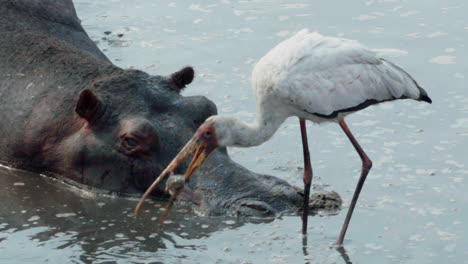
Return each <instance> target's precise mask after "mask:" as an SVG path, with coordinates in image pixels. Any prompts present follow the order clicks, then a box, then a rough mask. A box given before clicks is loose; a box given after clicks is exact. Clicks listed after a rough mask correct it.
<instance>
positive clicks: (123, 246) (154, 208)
mask: <svg viewBox="0 0 468 264" xmlns="http://www.w3.org/2000/svg"><path fill="white" fill-rule="evenodd" d="M0 201H6V203H3V204H2V207H1V210H0V221H1V222H0V232H1V233H0V243H7V244H10V245H12V246H13V244H14V243H15V241H17V240H18V239H21V240H23V239H26V240H30V241H31V242H32V243H34V244H36V245H37V246H38V247H43V248H49V249H62V250H64V251H67V252H68V253H69V254H70V257H74V258H78V259H79V260H81V261H89V260H93V259H103V258H104V259H105V258H106V257H103V255H104V256H108V257H109V258H110V259H113V258H114V257H117V258H119V256H121V257H123V258H128V256H129V255H130V256H132V257H134V258H138V259H145V258H147V257H151V258H153V257H155V256H158V252H164V251H165V250H167V249H170V248H179V249H191V250H198V248H199V247H200V246H198V245H190V244H187V242H189V241H180V239H178V237H187V238H190V239H202V238H203V237H208V236H210V235H211V234H212V233H213V232H217V231H220V230H223V229H226V228H229V229H236V228H239V227H241V226H242V225H243V224H244V223H243V222H242V221H239V219H231V220H230V222H227V223H226V221H227V220H229V219H230V218H223V221H220V218H209V217H197V216H196V215H195V214H194V213H193V212H192V211H191V208H190V207H189V206H184V205H183V204H182V205H179V206H175V207H176V208H175V209H176V210H175V211H174V212H173V213H172V214H171V218H170V220H165V221H164V222H163V223H162V224H163V225H164V228H162V229H161V231H160V232H158V230H157V228H158V224H157V223H158V220H159V219H160V218H161V217H162V216H163V215H164V214H165V213H164V212H166V211H167V210H164V208H165V207H166V202H155V201H148V202H147V205H146V206H145V211H143V212H141V213H140V215H139V216H138V217H135V216H134V215H133V208H134V206H135V204H136V201H137V200H136V199H135V198H122V197H113V196H105V195H96V194H95V193H94V192H88V191H84V190H80V189H77V188H75V187H71V186H69V185H67V184H65V183H63V182H60V181H57V180H54V179H52V178H48V177H41V176H39V175H37V174H33V173H29V172H24V171H19V170H13V169H10V168H6V167H0ZM255 221H256V222H257V223H268V222H271V221H272V219H255ZM22 243H30V242H26V241H24V240H23V242H22ZM1 247H2V244H0V248H1ZM201 248H203V246H201ZM7 249H8V247H7ZM7 255H8V254H7Z"/></svg>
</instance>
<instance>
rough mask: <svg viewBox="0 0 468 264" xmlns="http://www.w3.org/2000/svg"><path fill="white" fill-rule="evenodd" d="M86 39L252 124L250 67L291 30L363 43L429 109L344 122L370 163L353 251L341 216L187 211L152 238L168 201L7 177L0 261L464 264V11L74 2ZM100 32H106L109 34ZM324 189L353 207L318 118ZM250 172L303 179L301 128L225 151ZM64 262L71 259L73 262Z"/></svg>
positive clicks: (386, 5)
mask: <svg viewBox="0 0 468 264" xmlns="http://www.w3.org/2000/svg"><path fill="white" fill-rule="evenodd" d="M75 5H76V8H77V12H78V14H79V16H80V18H81V19H82V23H83V25H84V27H85V29H86V30H87V31H88V33H89V35H90V37H91V38H92V39H94V40H96V41H97V42H98V45H99V47H100V48H101V49H103V50H104V51H105V53H106V55H107V56H109V58H110V59H111V60H112V61H113V62H115V63H116V64H117V65H120V66H122V67H127V68H128V67H134V68H138V69H143V70H145V71H148V72H150V73H155V74H156V73H158V74H168V73H171V72H174V71H175V70H177V69H179V68H180V67H182V66H185V65H193V66H194V67H195V69H196V71H197V77H196V80H195V82H194V83H193V84H192V85H190V87H189V88H188V89H187V90H186V91H185V92H184V93H185V94H186V95H194V94H202V95H206V96H207V97H208V98H210V99H211V100H213V101H214V102H215V103H216V104H217V105H218V108H219V112H220V113H222V114H236V115H239V116H240V117H242V118H244V119H245V120H253V119H254V116H253V113H254V112H255V103H254V98H253V96H252V91H251V87H250V73H251V70H252V67H253V65H254V63H255V61H256V60H257V59H258V58H259V57H260V56H262V55H263V54H265V53H266V52H267V51H268V50H269V49H270V48H271V47H272V46H273V45H275V44H276V43H278V42H279V41H281V40H283V39H284V38H286V37H288V36H290V35H291V34H292V33H294V32H295V31H297V30H299V29H301V28H303V27H309V28H310V29H312V30H317V31H319V32H321V33H323V34H328V35H334V36H344V37H348V38H353V39H358V40H360V41H361V42H363V43H365V44H366V45H367V46H369V47H371V48H375V49H378V52H379V53H381V56H382V57H384V58H387V59H390V60H392V61H393V62H395V63H396V64H398V65H400V66H402V67H403V68H405V69H406V70H407V71H408V72H410V73H411V74H412V75H413V77H414V78H415V79H416V80H418V81H419V83H420V84H421V85H422V86H423V87H425V88H426V90H427V91H428V93H429V94H430V96H431V97H432V99H433V101H434V103H433V104H432V105H427V104H423V103H417V102H413V101H401V102H394V103H387V104H382V105H379V106H374V107H371V108H368V109H366V110H364V111H361V112H360V113H357V114H355V115H353V116H350V117H349V118H348V124H349V126H350V128H351V129H352V131H353V132H354V133H355V135H356V137H357V139H358V140H359V141H360V143H361V144H362V145H363V147H364V149H365V150H366V151H367V152H368V154H369V156H370V157H371V158H372V159H373V161H374V167H373V168H372V171H371V173H370V175H369V178H368V180H367V182H366V185H365V186H364V190H363V193H362V196H361V199H360V202H359V204H358V207H357V209H356V211H355V215H354V217H353V219H352V221H351V225H350V229H349V231H348V235H347V239H346V240H345V243H344V245H345V249H346V253H347V255H346V256H344V255H342V254H340V253H339V252H338V251H336V250H335V249H334V248H332V247H331V245H332V244H333V242H334V241H335V239H336V237H337V235H338V232H339V228H340V226H341V223H342V221H343V219H344V214H345V211H343V212H342V213H341V214H340V215H338V216H330V217H314V218H311V219H310V227H309V241H308V242H309V243H308V246H307V247H306V248H302V242H301V239H300V231H299V229H300V219H299V218H298V217H296V216H284V217H281V218H279V219H264V220H262V221H260V222H259V220H252V219H251V220H249V221H241V220H238V219H231V218H217V217H210V218H209V217H199V216H196V215H195V214H194V213H193V211H192V209H191V208H190V207H188V206H184V205H180V206H178V207H177V208H176V210H175V211H174V212H173V213H172V214H171V218H170V221H169V222H166V223H165V224H164V229H163V231H162V233H157V230H156V228H157V225H156V223H157V217H158V215H159V214H160V213H161V209H160V208H161V207H163V206H164V204H163V203H158V202H154V203H153V204H151V205H149V206H147V207H146V209H147V210H148V209H151V210H150V211H146V212H144V213H143V214H142V216H141V217H140V218H139V219H135V218H134V217H133V216H132V215H131V211H132V208H133V207H134V205H135V203H136V201H135V200H134V199H130V198H117V197H112V196H106V195H102V194H96V193H94V192H89V191H86V190H78V189H75V188H72V187H69V186H66V185H65V184H63V183H60V182H57V181H54V180H51V179H48V178H45V177H40V176H38V175H34V174H30V173H25V172H18V171H12V170H9V169H6V168H0V201H1V208H0V251H1V254H0V262H1V263H31V262H34V263H38V262H46V261H48V262H49V263H64V260H71V262H74V263H88V262H94V263H113V262H117V263H128V262H132V263H302V262H309V263H441V262H443V263H468V260H467V259H468V250H467V249H468V240H467V235H468V232H467V227H466V226H467V221H468V220H467V219H468V210H467V207H468V196H467V195H466V190H467V187H468V186H467V177H468V85H467V84H468V83H467V79H468V51H467V50H468V49H467V47H466V43H467V41H468V20H467V19H466V13H468V6H467V5H466V3H465V2H464V1H461V0H450V1H422V0H415V1H398V0H395V1H380V0H376V1H374V0H368V1H348V2H346V3H344V1H342V3H340V4H338V3H333V4H332V3H330V1H312V2H311V1H275V0H269V1H261V0H260V1H229V0H224V1H203V2H192V3H189V2H186V1H178V2H161V1H149V0H141V1H130V0H127V1H118V0H117V1H116V0H112V1H107V0H106V1H99V2H98V3H97V1H85V0H79V1H75ZM104 32H107V34H106V33H104ZM309 137H310V141H311V142H310V144H311V151H312V154H311V155H312V162H313V167H314V172H315V178H314V182H315V183H316V186H315V189H316V190H319V189H327V190H336V191H337V192H339V193H340V194H341V195H342V197H343V198H344V200H345V203H346V204H347V203H348V202H349V200H350V197H351V195H352V192H353V189H354V186H355V184H356V181H357V177H358V174H359V169H360V160H359V157H358V156H357V155H356V153H355V152H354V150H353V148H352V146H351V144H349V142H348V141H347V139H346V137H345V136H344V135H343V133H342V132H341V131H340V129H339V127H338V126H336V125H334V124H327V125H321V126H317V125H312V124H310V125H309ZM229 152H230V154H231V156H232V157H233V158H234V159H235V160H236V161H237V162H239V163H241V164H243V165H245V166H246V167H247V168H249V169H251V170H254V171H257V172H262V173H269V174H272V175H276V176H278V177H281V178H283V179H285V180H287V181H289V182H290V183H292V184H295V185H298V186H300V185H301V170H302V157H301V145H300V139H299V126H298V122H297V120H296V119H290V120H288V121H287V122H286V123H285V124H284V125H283V126H282V127H281V129H280V130H279V131H278V133H277V134H276V135H275V136H274V137H273V138H272V139H271V140H270V141H269V142H267V143H265V144H264V145H262V146H259V147H256V148H250V149H235V148H234V149H229ZM67 262H68V261H67Z"/></svg>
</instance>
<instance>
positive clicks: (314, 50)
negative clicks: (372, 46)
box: [252, 29, 424, 122]
mask: <svg viewBox="0 0 468 264" xmlns="http://www.w3.org/2000/svg"><path fill="white" fill-rule="evenodd" d="M252 83H253V87H254V89H255V94H256V97H257V104H258V105H262V106H263V107H268V106H266V105H268V104H272V103H273V104H281V105H284V106H286V107H283V108H284V110H286V111H285V114H287V115H289V116H299V117H302V118H305V119H309V120H312V121H314V122H323V121H337V120H340V119H342V118H343V117H344V116H345V115H347V114H349V113H351V112H353V111H346V110H347V109H348V110H349V109H351V110H359V109H362V108H364V107H365V106H367V105H370V104H373V103H377V102H382V101H387V100H392V99H397V98H412V99H416V100H419V99H420V98H421V88H419V87H418V85H417V84H416V82H415V81H414V80H413V79H412V78H411V76H409V75H408V74H407V73H406V72H404V71H403V70H401V69H400V68H398V67H396V66H395V65H393V64H392V63H390V62H388V61H385V60H383V59H380V58H379V57H377V55H376V54H375V53H374V52H373V51H371V50H369V49H368V48H366V47H365V46H363V45H361V44H360V43H359V42H357V41H355V40H349V39H344V38H335V37H326V36H323V35H321V34H319V33H316V32H312V33H309V31H308V30H307V29H303V30H301V31H299V32H298V33H296V34H295V35H294V36H292V37H291V38H289V39H287V40H285V41H283V42H281V43H279V44H278V45H277V46H276V47H274V48H273V49H272V50H270V51H269V52H268V53H267V54H266V55H265V56H264V57H263V58H261V59H260V60H259V62H258V63H257V64H256V66H255V68H254V70H253V73H252ZM422 93H424V92H422ZM353 108H355V109H353ZM275 109H277V108H275ZM281 110H283V109H281ZM340 111H341V112H340Z"/></svg>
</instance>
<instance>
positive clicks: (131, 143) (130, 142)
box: [123, 137, 138, 148]
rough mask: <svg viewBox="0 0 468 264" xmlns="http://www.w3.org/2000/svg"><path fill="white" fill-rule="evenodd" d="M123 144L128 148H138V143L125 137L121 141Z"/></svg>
mask: <svg viewBox="0 0 468 264" xmlns="http://www.w3.org/2000/svg"><path fill="white" fill-rule="evenodd" d="M123 142H124V144H125V146H126V147H128V148H135V147H137V146H138V141H136V140H135V139H134V138H131V137H126V138H124V140H123Z"/></svg>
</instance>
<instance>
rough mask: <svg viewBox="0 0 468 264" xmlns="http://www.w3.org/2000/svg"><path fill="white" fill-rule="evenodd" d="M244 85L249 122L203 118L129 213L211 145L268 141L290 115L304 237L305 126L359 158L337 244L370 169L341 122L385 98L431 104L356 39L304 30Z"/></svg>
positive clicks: (275, 50)
mask: <svg viewBox="0 0 468 264" xmlns="http://www.w3.org/2000/svg"><path fill="white" fill-rule="evenodd" d="M252 84H253V88H254V92H255V95H256V101H257V115H256V120H255V121H254V122H253V123H251V124H248V123H245V122H243V121H241V120H240V119H238V118H236V117H233V116H221V115H215V116H211V117H209V118H208V119H207V120H206V121H205V122H204V123H203V124H202V125H201V126H200V127H199V128H198V130H197V131H196V132H195V134H194V136H193V137H192V139H191V140H190V141H189V142H188V143H187V144H186V145H185V147H184V148H183V149H182V150H181V151H180V152H179V154H178V155H177V156H176V157H175V158H174V160H173V161H172V162H171V163H170V164H169V165H168V167H167V168H166V169H165V170H164V171H163V172H162V173H161V175H160V176H159V177H158V178H157V179H156V181H155V182H154V183H153V184H152V185H151V186H150V188H149V189H148V190H147V191H146V193H145V194H144V195H143V197H142V199H141V200H140V202H139V203H138V205H137V207H136V209H135V213H137V212H138V210H139V208H140V206H141V204H142V202H143V201H144V200H145V198H146V197H147V196H148V195H149V194H150V193H151V191H152V190H153V188H154V187H155V186H156V185H157V184H159V183H160V182H161V181H162V180H163V179H164V178H165V177H166V176H167V175H169V174H170V173H171V172H173V171H174V170H175V169H176V168H177V167H178V166H179V165H180V164H181V163H182V162H184V160H186V159H187V158H188V157H189V156H190V155H192V154H193V155H194V157H193V159H192V162H191V163H190V165H189V167H188V169H187V171H186V173H185V181H186V182H188V181H189V180H190V177H191V176H192V175H193V173H194V172H195V171H196V169H197V168H198V167H199V166H200V165H201V164H202V163H203V161H204V160H205V158H206V157H207V156H208V155H209V154H210V153H211V152H212V151H213V150H214V149H216V148H217V147H224V146H236V147H251V146H257V145H260V144H262V143H263V142H265V141H267V140H268V139H270V138H271V136H272V135H273V134H274V133H275V132H276V131H277V130H278V128H279V127H280V126H281V124H282V123H283V122H284V121H285V120H286V119H287V118H289V117H292V116H296V117H298V118H299V123H300V130H301V136H302V146H303V156H304V176H303V181H304V201H303V214H302V233H303V234H306V232H307V216H308V201H309V193H310V186H311V183H312V175H313V173H312V166H311V162H310V156H309V147H308V142H307V133H306V124H305V121H306V120H309V121H312V122H314V123H323V122H333V123H338V124H339V125H340V127H341V128H342V129H343V131H344V133H345V134H346V136H347V137H348V138H349V140H350V141H351V143H352V145H353V146H354V148H355V149H356V151H357V153H358V154H359V157H360V158H361V161H362V169H361V175H360V177H359V180H358V183H357V186H356V189H355V192H354V194H353V197H352V200H351V203H350V205H349V209H348V213H347V215H346V217H345V220H344V223H343V226H342V228H341V232H340V234H339V236H338V240H337V244H338V245H341V244H342V243H343V240H344V237H345V234H346V230H347V229H348V225H349V222H350V220H351V216H352V214H353V211H354V208H355V206H356V202H357V200H358V197H359V194H360V192H361V189H362V187H363V185H364V182H365V180H366V177H367V175H368V173H369V170H370V169H371V167H372V161H371V159H370V158H369V157H368V156H367V154H366V153H365V152H364V150H363V149H362V148H361V146H360V145H359V143H358V142H357V140H356V139H355V138H354V136H353V134H352V133H351V131H350V129H349V128H348V126H347V124H346V122H345V120H344V118H345V117H346V116H347V115H349V114H351V113H354V112H356V111H359V110H361V109H364V108H366V107H368V106H370V105H373V104H378V103H382V102H386V101H393V100H397V99H413V100H417V101H424V102H427V103H432V100H431V99H430V98H429V96H428V95H427V93H426V91H425V90H424V89H423V88H421V87H420V86H419V85H418V83H417V82H416V81H415V80H414V79H413V78H412V77H411V76H410V75H409V74H408V73H407V72H405V71H404V70H403V69H401V68H400V67H398V66H396V65H395V64H393V63H391V62H389V61H387V60H385V59H382V58H379V57H378V56H377V55H376V54H375V53H374V52H373V51H371V50H370V49H368V48H366V47H365V46H363V45H362V44H360V43H359V42H357V41H355V40H350V39H345V38H336V37H327V36H323V35H321V34H319V33H317V32H309V31H308V30H307V29H303V30H301V31H299V32H298V33H296V34H295V35H294V36H292V37H291V38H289V39H287V40H284V41H283V42H281V43H279V44H278V45H277V46H276V47H274V48H273V49H272V50H270V51H269V52H268V53H267V54H266V55H265V56H263V57H262V58H261V59H260V60H259V61H258V63H257V64H256V65H255V67H254V69H253V73H252Z"/></svg>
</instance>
